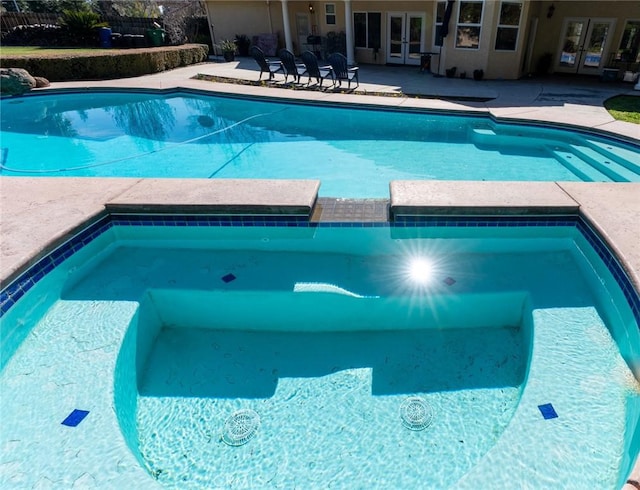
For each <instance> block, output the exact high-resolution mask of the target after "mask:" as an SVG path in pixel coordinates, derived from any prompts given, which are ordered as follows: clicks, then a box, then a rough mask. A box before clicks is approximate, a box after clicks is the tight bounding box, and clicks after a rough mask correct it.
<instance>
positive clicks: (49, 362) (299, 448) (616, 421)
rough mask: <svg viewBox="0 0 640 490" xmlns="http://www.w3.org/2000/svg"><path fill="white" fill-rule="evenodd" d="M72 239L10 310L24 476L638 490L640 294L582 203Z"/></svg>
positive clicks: (128, 229) (114, 224)
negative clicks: (386, 220) (547, 212)
mask: <svg viewBox="0 0 640 490" xmlns="http://www.w3.org/2000/svg"><path fill="white" fill-rule="evenodd" d="M274 224H278V225H279V226H270V225H274ZM229 225H233V226H229ZM285 225H291V226H285ZM52 257H53V258H51V259H47V260H45V263H44V264H43V265H41V266H38V265H36V267H35V269H34V270H33V274H32V275H30V276H29V277H22V278H20V279H19V280H18V284H20V290H21V291H27V292H26V294H25V295H24V296H22V298H20V299H19V300H18V301H17V302H15V304H13V305H12V306H11V307H10V308H8V309H6V310H5V309H4V308H3V310H2V311H3V313H4V315H3V321H4V322H6V323H5V324H9V325H15V327H14V329H12V330H11V331H10V332H7V330H6V329H3V336H4V337H3V339H2V340H3V342H2V348H3V351H2V361H3V363H5V364H4V365H3V370H2V373H1V374H0V382H1V383H2V387H3V391H4V390H6V389H11V390H12V394H13V396H12V397H4V396H3V397H2V398H1V399H0V404H1V407H2V413H3V419H5V420H6V423H5V424H4V427H5V428H6V430H3V433H2V438H3V441H2V443H3V447H4V448H7V451H3V452H2V456H1V457H2V467H3V468H6V469H7V471H5V472H3V473H1V474H0V478H2V483H3V486H8V484H14V486H15V485H16V480H17V483H18V484H20V485H21V486H23V487H24V486H32V485H34V484H36V483H38V482H40V483H41V484H42V483H43V482H45V478H46V479H48V480H49V481H55V482H59V483H60V484H61V485H64V486H71V485H72V484H73V483H74V482H79V483H76V484H78V485H83V484H89V483H92V482H93V483H95V484H96V485H97V486H105V485H106V486H118V485H129V486H132V485H133V486H137V487H138V488H153V485H156V484H157V485H158V486H164V487H168V488H184V487H185V486H189V487H191V488H207V487H211V485H215V486H220V487H225V486H233V487H238V488H255V487H276V488H278V487H285V488H292V487H296V486H300V487H304V488H319V487H322V488H325V487H327V486H329V485H335V486H338V487H340V486H345V485H348V483H349V482H353V481H358V482H361V483H362V485H363V486H365V487H370V486H371V485H373V484H374V482H375V484H376V485H377V486H379V487H383V488H398V487H406V488H411V487H415V486H416V482H420V485H425V486H431V487H436V488H443V487H449V486H454V485H455V486H456V487H461V488H477V482H478V481H482V482H483V483H484V484H486V485H487V486H493V487H498V488H504V487H507V486H514V487H521V486H524V485H530V486H532V487H542V486H546V487H549V486H555V487H567V486H576V487H585V488H586V487H588V488H614V487H615V488H617V487H620V486H621V485H622V483H623V482H624V477H625V476H626V474H627V473H628V471H629V470H630V465H631V464H632V462H633V461H634V460H635V457H636V456H637V454H638V451H639V447H638V446H639V443H638V436H637V434H638V433H639V432H638V431H639V429H638V427H637V423H638V414H639V413H640V387H639V386H638V383H637V381H636V380H635V378H634V377H633V374H632V373H631V369H630V368H629V364H628V363H632V360H633V359H638V352H637V351H638V349H639V347H640V342H639V336H640V333H639V330H638V318H637V316H638V303H639V302H638V297H637V294H636V293H635V292H634V291H633V290H632V289H630V288H631V286H630V284H629V282H628V279H625V277H624V273H623V272H622V269H621V268H620V267H619V266H618V265H617V263H616V261H615V259H613V258H612V257H611V256H610V254H609V253H608V252H607V251H606V248H604V247H603V245H602V243H601V242H600V241H599V239H598V237H597V236H596V235H595V234H594V233H593V232H592V231H591V230H590V229H589V228H588V226H586V225H585V224H584V223H583V222H582V221H581V220H580V219H578V218H575V217H571V216H568V217H546V218H535V217H529V218H517V217H512V218H438V219H434V220H419V219H418V220H414V221H412V220H407V221H406V222H399V223H396V224H395V225H388V224H383V223H377V224H371V223H367V224H360V225H358V224H353V223H351V224H350V226H349V227H345V226H342V225H341V224H340V223H338V224H333V225H329V224H326V226H321V225H312V224H309V223H308V222H306V221H305V220H297V221H293V222H289V223H285V222H283V220H282V218H277V219H275V218H274V219H273V220H270V219H269V218H268V217H267V218H264V217H262V218H256V217H247V218H242V217H232V218H225V217H203V216H185V217H164V216H128V215H120V216H119V215H111V216H108V217H105V218H103V219H102V220H101V221H99V222H98V223H96V224H94V225H92V226H91V227H90V228H89V229H88V230H86V231H84V232H82V233H81V234H80V235H78V236H76V237H75V238H74V239H73V240H72V241H71V242H70V243H69V244H67V245H65V246H63V247H62V248H61V249H60V250H58V251H57V252H55V253H54V254H52ZM605 263H606V264H607V265H605ZM54 266H55V267H54ZM45 272H46V273H45ZM13 291H14V292H15V291H16V289H15V288H14V289H13ZM4 293H5V294H6V292H4ZM5 298H6V296H3V301H4V299H5ZM634 311H635V313H634ZM625 360H627V362H625ZM636 368H637V366H636ZM414 397H417V398H418V399H419V400H421V403H424V404H425V405H421V406H423V407H428V408H427V409H426V410H427V412H428V414H429V415H430V417H429V418H428V420H426V422H429V423H428V424H427V425H428V426H427V427H424V428H423V427H415V426H414V427H407V417H406V413H405V412H404V411H403V407H406V406H407V405H406V402H407V400H409V401H411V400H412V399H413V398H414ZM9 398H10V399H9ZM414 408H415V407H414ZM74 409H78V410H83V411H85V412H88V414H86V413H84V412H80V414H79V415H78V414H77V413H76V415H75V416H74V417H75V418H73V417H72V419H73V420H74V421H75V422H78V420H80V422H78V423H77V426H76V427H75V428H72V427H68V426H64V425H63V426H61V425H60V422H61V421H62V420H64V419H65V417H67V415H69V414H70V413H73V410H74ZM241 410H245V412H241V413H244V414H247V413H249V414H254V413H255V414H257V417H258V419H257V420H256V419H248V420H249V421H254V422H257V423H256V426H255V428H256V429H257V430H256V431H255V432H253V431H250V432H247V433H246V434H247V437H246V440H241V441H237V442H238V443H242V444H240V445H238V446H235V447H234V446H233V445H230V444H228V443H225V442H224V440H223V439H224V437H225V427H226V422H227V421H228V420H230V418H231V420H233V418H232V417H233V416H234V414H235V415H237V414H238V412H239V411H241ZM247 410H251V411H252V412H246V411H247ZM25 414H26V415H25ZM83 414H84V415H86V418H85V419H82V418H81V417H82V415H83ZM414 415H415V413H414ZM418 415H419V413H418ZM554 415H557V417H554ZM410 421H411V420H409V422H410ZM426 422H425V423H426ZM247 423H248V422H247ZM72 425H73V424H72ZM242 428H244V429H247V430H248V429H250V428H251V426H249V425H244V426H243V427H242ZM412 428H413V429H418V428H419V429H421V430H411V429H412ZM231 442H233V441H231ZM96 468H98V469H99V470H96ZM9 476H10V477H11V478H13V480H9Z"/></svg>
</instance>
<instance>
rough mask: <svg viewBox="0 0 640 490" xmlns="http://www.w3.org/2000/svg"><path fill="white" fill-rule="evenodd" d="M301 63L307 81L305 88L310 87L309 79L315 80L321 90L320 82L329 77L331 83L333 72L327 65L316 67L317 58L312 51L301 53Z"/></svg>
mask: <svg viewBox="0 0 640 490" xmlns="http://www.w3.org/2000/svg"><path fill="white" fill-rule="evenodd" d="M302 62H303V63H304V66H306V67H307V76H308V77H309V81H308V82H307V87H308V86H309V85H311V79H312V78H315V79H316V80H317V83H318V85H319V86H320V88H322V82H323V81H324V79H325V78H327V77H328V76H329V75H331V81H332V82H333V71H332V70H331V67H330V66H329V65H326V66H318V58H317V57H316V55H315V54H314V53H313V52H312V51H305V52H304V53H302Z"/></svg>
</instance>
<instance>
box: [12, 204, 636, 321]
mask: <svg viewBox="0 0 640 490" xmlns="http://www.w3.org/2000/svg"><path fill="white" fill-rule="evenodd" d="M113 226H204V227H212V226H213V227H221V226H224V227H229V226H242V227H247V226H280V227H296V228H299V227H302V228H316V227H318V228H332V227H339V228H364V227H370V226H371V223H366V222H365V223H354V222H320V223H316V222H310V221H309V220H308V217H307V216H304V215H291V216H286V215H285V216H280V215H242V216H240V215H226V216H225V215H198V214H195V215H163V214H146V215H145V214H111V215H105V216H103V217H102V218H100V219H99V220H97V221H96V222H94V223H92V224H91V225H89V226H88V227H87V228H85V229H84V230H82V231H80V232H79V233H78V234H76V235H75V236H74V237H72V238H71V239H69V240H68V241H67V242H65V243H63V244H62V245H60V246H59V247H58V248H57V249H55V250H53V251H52V252H50V253H49V255H47V256H45V257H43V258H41V259H40V260H39V261H38V262H36V263H35V264H34V265H33V266H31V267H30V268H29V269H28V270H26V271H25V272H23V273H22V274H21V275H20V276H18V277H17V278H16V279H15V280H14V281H13V282H12V283H11V284H9V285H8V286H6V287H5V288H4V289H3V290H2V291H1V295H0V318H2V316H3V315H4V314H5V313H6V312H7V311H9V309H10V308H11V307H12V306H13V305H14V304H15V303H16V302H17V301H18V300H19V299H20V298H21V297H22V296H23V295H24V294H25V293H26V292H27V291H29V289H31V288H32V287H33V286H34V285H35V284H36V283H37V282H38V281H39V280H40V279H42V278H43V277H44V276H45V275H46V274H48V273H49V272H51V271H52V270H53V269H54V268H55V267H56V266H58V265H60V264H62V263H63V262H64V261H65V260H66V259H67V258H69V257H70V256H71V255H73V254H74V253H75V252H77V251H78V250H80V249H82V248H83V247H84V246H85V245H87V244H89V243H90V242H91V241H92V240H93V239H95V238H96V237H98V236H100V235H101V234H102V233H104V232H105V231H107V230H108V229H110V228H111V227H113ZM373 226H374V227H390V228H391V227H399V228H415V227H434V226H435V227H442V226H444V227H465V228H468V227H483V228H484V227H554V226H561V227H575V228H577V230H578V231H579V232H580V233H582V235H583V236H584V237H585V238H586V240H587V242H588V243H589V244H590V245H591V246H592V247H593V248H594V250H595V251H596V252H597V254H598V256H599V257H600V258H601V259H602V260H603V262H604V263H605V265H606V266H607V267H608V268H609V270H610V271H611V273H612V275H613V277H614V278H615V280H616V281H617V283H618V285H619V286H620V288H621V290H622V292H623V294H624V297H625V298H626V299H627V301H628V303H629V306H630V307H631V311H632V312H633V315H634V318H635V320H636V323H637V324H638V327H639V328H640V295H639V292H638V291H636V290H635V289H634V288H633V286H632V283H631V280H630V279H629V276H628V275H627V274H626V272H625V271H624V269H623V267H622V266H621V265H620V263H619V262H618V260H617V259H616V257H615V256H613V255H612V253H611V251H610V250H609V248H608V247H607V246H606V244H605V243H604V242H603V240H602V239H601V238H600V237H599V235H598V234H597V232H596V231H594V230H593V229H592V228H591V227H590V226H589V225H588V224H587V223H586V222H584V221H583V220H582V219H581V218H580V217H579V216H577V215H568V216H562V215H560V216H495V217H487V216H477V217H476V216H446V217H445V216H398V217H396V218H395V221H394V222H393V223H387V222H375V223H374V224H373Z"/></svg>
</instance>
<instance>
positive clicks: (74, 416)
mask: <svg viewBox="0 0 640 490" xmlns="http://www.w3.org/2000/svg"><path fill="white" fill-rule="evenodd" d="M87 415H89V411H88V410H78V409H77V408H75V409H74V410H73V412H71V413H70V414H69V415H67V418H66V419H64V420H63V421H62V425H66V426H68V427H77V426H78V424H79V423H80V422H82V421H83V420H84V419H85V417H86V416H87Z"/></svg>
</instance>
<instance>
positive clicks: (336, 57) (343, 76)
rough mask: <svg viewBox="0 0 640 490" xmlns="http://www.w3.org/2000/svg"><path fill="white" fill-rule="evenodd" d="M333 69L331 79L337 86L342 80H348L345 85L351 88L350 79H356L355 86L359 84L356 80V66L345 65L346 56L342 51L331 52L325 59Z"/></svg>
mask: <svg viewBox="0 0 640 490" xmlns="http://www.w3.org/2000/svg"><path fill="white" fill-rule="evenodd" d="M327 61H328V62H329V64H330V65H331V69H332V71H333V80H334V85H335V83H337V84H338V86H341V85H342V81H343V80H346V81H347V82H348V85H347V87H348V88H351V80H355V81H356V87H358V86H359V85H360V82H359V81H358V67H357V66H354V67H353V68H349V67H348V66H347V58H346V57H345V56H344V55H343V54H342V53H333V54H332V55H331V56H329V59H328V60H327Z"/></svg>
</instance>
